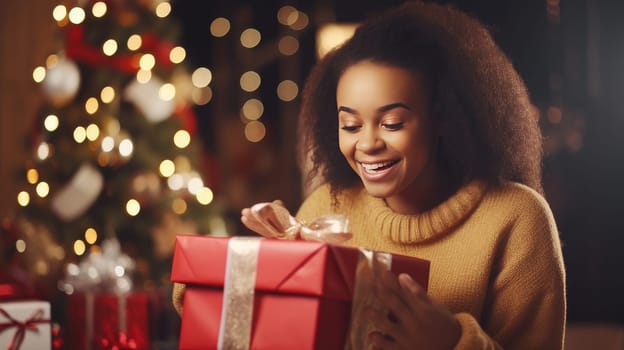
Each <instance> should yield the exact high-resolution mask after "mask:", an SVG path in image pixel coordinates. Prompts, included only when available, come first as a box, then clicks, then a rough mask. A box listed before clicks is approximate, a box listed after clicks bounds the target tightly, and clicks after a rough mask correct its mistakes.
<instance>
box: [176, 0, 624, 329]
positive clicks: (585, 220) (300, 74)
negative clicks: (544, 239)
mask: <svg viewBox="0 0 624 350" xmlns="http://www.w3.org/2000/svg"><path fill="white" fill-rule="evenodd" d="M440 2H442V1H440ZM444 2H445V3H452V4H455V5H456V6H457V7H458V8H460V9H463V10H465V11H467V12H469V13H471V14H473V15H474V16H476V17H477V18H479V19H480V20H481V21H482V22H484V23H485V24H486V25H488V26H489V27H490V28H491V31H492V34H493V36H494V38H495V40H496V41H497V42H498V43H499V44H500V46H501V47H502V48H503V50H504V51H505V52H506V53H507V54H508V56H509V57H510V58H511V60H512V62H513V63H514V65H515V66H516V68H517V70H518V71H519V73H520V75H521V76H522V77H523V79H524V80H525V82H526V84H527V87H528V89H529V91H530V94H531V97H532V100H533V103H534V104H535V106H536V107H537V108H539V110H540V114H541V122H542V126H543V131H544V136H545V145H546V152H547V153H546V157H545V159H544V185H545V191H546V198H547V200H548V201H549V203H550V204H551V207H552V209H553V212H554V214H555V218H556V220H557V224H558V227H559V230H560V235H561V239H562V242H563V252H564V259H565V263H566V269H567V284H568V306H569V310H568V312H569V313H568V320H569V321H570V322H613V323H623V322H624V301H622V298H624V279H623V278H622V277H621V276H622V271H621V270H622V269H623V268H624V258H623V256H624V254H623V253H622V252H621V250H622V249H624V223H623V220H622V217H623V216H624V205H622V200H623V198H624V189H623V185H622V183H621V179H623V178H624V165H623V164H624V155H623V153H624V147H623V146H624V142H623V141H622V140H623V139H624V91H623V87H624V2H623V1H592V0H566V1H562V2H561V3H560V4H559V2H558V1H556V0H548V1H547V0H540V1H537V0H524V1H500V0H498V1H497V0H472V1H468V0H466V1H444ZM398 3H400V1H382V0H377V1H372V0H367V1H337V2H335V3H334V2H329V1H305V2H304V1H292V2H284V1H274V0H272V1H268V0H267V1H256V2H249V1H240V0H239V1H235V0H231V1H222V0H219V1H202V2H196V1H177V2H176V3H175V6H174V13H173V14H174V17H176V18H178V19H179V20H180V22H181V23H182V30H183V33H184V34H183V37H182V44H183V45H184V46H185V47H186V49H187V52H188V56H189V59H190V61H191V62H192V64H195V65H204V66H208V67H213V68H214V70H215V72H219V67H221V66H220V65H222V64H223V62H224V60H225V61H228V62H229V65H228V67H227V70H228V71H230V72H242V71H245V70H247V68H246V67H244V65H245V63H240V64H238V66H237V63H236V59H233V58H232V57H234V56H233V55H235V53H236V52H237V51H236V49H234V48H233V47H232V45H234V44H235V42H236V40H234V39H232V40H230V42H231V45H229V44H226V43H224V42H221V43H215V38H213V37H211V35H210V32H209V25H210V22H211V21H212V20H213V19H214V18H216V17H221V16H223V17H232V18H236V17H237V16H239V17H241V16H242V18H244V21H246V23H247V24H250V25H252V26H253V27H255V28H258V29H259V30H260V31H261V32H262V35H263V39H262V40H263V42H266V41H267V40H268V39H269V38H271V37H276V36H278V35H280V33H282V28H281V27H280V26H281V25H280V24H279V23H278V22H277V20H276V13H277V10H278V9H279V8H280V7H281V6H283V5H291V6H295V7H296V8H297V9H299V10H301V11H303V12H306V13H307V14H308V15H309V17H310V25H309V26H308V27H307V28H306V29H305V30H304V31H302V32H301V33H299V39H300V43H301V45H300V49H299V52H298V53H297V54H296V55H295V57H291V58H289V60H290V61H288V62H286V61H285V60H283V59H279V58H276V59H275V60H272V61H270V62H267V63H266V64H263V66H262V67H257V68H258V69H257V70H258V71H259V73H261V75H262V76H263V82H262V90H261V91H260V92H259V94H260V95H261V96H262V97H263V102H264V103H265V116H263V121H264V122H265V123H266V124H267V130H268V131H267V138H266V139H265V140H263V141H262V142H261V143H260V144H264V145H265V146H266V149H268V150H269V152H273V153H274V154H277V155H278V156H277V158H282V159H278V160H276V161H275V160H274V161H275V162H276V163H275V164H273V168H274V169H277V168H279V169H280V171H278V172H277V173H275V174H271V173H268V175H267V174H266V173H264V174H259V175H258V176H257V177H256V176H255V175H253V174H254V169H253V168H245V167H242V168H241V167H237V166H226V168H227V169H223V170H222V171H223V173H224V174H222V176H223V177H224V178H229V177H230V176H231V175H232V174H234V176H235V175H236V174H235V173H236V172H237V171H238V172H248V174H247V175H248V176H249V178H248V179H250V180H249V181H253V180H254V179H256V180H257V181H258V185H257V186H261V187H263V190H262V191H260V192H259V194H258V195H257V196H258V197H257V198H259V199H262V200H270V199H274V198H283V199H284V200H285V201H286V203H287V205H288V206H289V207H290V208H291V209H292V210H296V208H297V205H298V203H299V202H300V200H301V194H300V193H301V192H300V191H298V188H299V187H298V186H299V182H298V181H299V180H298V178H299V176H300V174H298V172H297V170H296V167H295V166H294V164H293V163H292V161H289V160H287V158H292V159H294V151H293V148H294V139H293V137H292V135H293V130H289V129H292V128H291V127H292V126H293V123H292V119H293V115H292V114H293V112H292V111H293V110H296V107H297V106H296V105H294V106H291V107H290V112H286V113H285V112H284V109H283V108H281V107H280V102H279V100H277V99H276V98H274V94H273V95H271V91H274V90H272V89H274V87H275V86H276V84H277V78H276V77H277V76H278V75H279V74H280V72H281V69H283V67H284V65H289V67H290V69H291V72H292V69H293V68H292V67H293V60H294V61H295V62H296V64H294V67H295V71H296V75H297V79H298V81H299V82H302V81H303V79H304V78H305V76H306V75H307V73H308V72H309V69H310V68H311V66H312V65H313V64H314V62H315V59H316V58H315V52H314V40H315V39H314V34H315V30H316V28H317V27H318V25H320V24H321V23H323V22H326V21H327V22H329V21H336V22H357V21H360V20H361V19H363V18H365V17H367V16H370V15H374V14H375V13H376V12H378V11H380V10H383V9H384V8H387V7H389V6H393V5H396V4H398ZM320 9H323V11H321V10H320ZM235 30H236V28H234V26H233V29H232V31H233V32H234V31H235ZM219 57H221V58H219ZM228 58H229V60H228ZM243 61H244V60H243ZM231 79H232V80H234V81H235V83H236V82H237V79H238V75H234V76H233V77H232V78H231ZM233 85H236V84H233ZM219 98H222V100H220V101H221V107H218V106H215V104H214V103H210V104H208V105H206V106H202V107H198V108H197V113H198V121H199V125H200V130H201V131H200V132H201V135H202V137H203V139H204V140H205V145H206V150H207V152H210V153H212V154H215V155H216V157H220V156H221V157H223V152H224V150H223V149H222V147H221V146H222V144H221V143H220V141H219V137H220V135H218V134H220V133H222V131H221V130H222V129H221V126H220V123H221V121H220V120H222V119H221V118H214V117H211V116H213V115H215V114H223V113H224V112H223V111H224V110H225V111H228V110H231V111H232V112H231V113H232V114H234V115H235V114H236V109H237V108H238V107H237V103H238V102H239V101H240V97H237V94H236V93H235V92H229V93H227V94H224V93H223V94H220V92H219V91H217V90H216V89H215V92H214V100H215V101H217V100H218V99H219ZM223 99H225V100H226V101H225V102H223ZM297 101H298V100H297ZM558 116H559V117H558ZM288 120H291V121H288ZM221 136H222V135H221ZM242 142H244V141H242ZM225 157H230V156H228V155H225ZM226 163H227V162H226ZM269 179H272V181H271V180H269ZM224 182H225V181H224ZM257 186H256V187H257ZM224 188H226V190H224V192H225V194H226V195H227V185H224ZM271 193H272V195H273V196H274V197H272V198H264V197H263V196H265V197H266V196H270V195H271ZM251 197H252V198H253V195H252V196H251ZM237 210H240V208H232V212H233V214H232V215H233V217H236V215H237Z"/></svg>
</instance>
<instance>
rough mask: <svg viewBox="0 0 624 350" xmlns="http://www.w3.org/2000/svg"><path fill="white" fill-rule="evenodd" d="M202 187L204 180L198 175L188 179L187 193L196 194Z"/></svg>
mask: <svg viewBox="0 0 624 350" xmlns="http://www.w3.org/2000/svg"><path fill="white" fill-rule="evenodd" d="M202 187H204V181H202V179H201V178H200V177H199V176H195V177H193V178H192V179H190V180H189V182H188V185H187V188H188V191H189V193H190V194H193V195H197V193H199V191H200V190H201V189H202Z"/></svg>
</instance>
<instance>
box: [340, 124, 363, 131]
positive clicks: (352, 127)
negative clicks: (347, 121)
mask: <svg viewBox="0 0 624 350" xmlns="http://www.w3.org/2000/svg"><path fill="white" fill-rule="evenodd" d="M341 129H342V130H344V131H346V132H355V131H357V129H359V126H357V125H345V126H343V127H341Z"/></svg>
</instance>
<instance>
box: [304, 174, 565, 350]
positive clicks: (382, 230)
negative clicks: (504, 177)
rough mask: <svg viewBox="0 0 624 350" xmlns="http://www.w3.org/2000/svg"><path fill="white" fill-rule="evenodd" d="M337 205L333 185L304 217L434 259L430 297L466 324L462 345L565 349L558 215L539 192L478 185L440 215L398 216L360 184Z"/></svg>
mask: <svg viewBox="0 0 624 350" xmlns="http://www.w3.org/2000/svg"><path fill="white" fill-rule="evenodd" d="M338 199H339V203H338V205H337V206H336V207H333V206H332V200H331V197H330V193H329V186H327V185H322V186H320V187H319V188H317V189H316V190H315V191H314V192H313V193H311V194H310V196H308V198H306V200H305V201H304V203H303V204H302V206H301V208H300V209H299V212H298V213H297V218H298V219H300V220H303V221H311V220H312V219H314V218H316V217H318V216H321V215H325V214H330V213H339V214H345V215H347V216H348V217H349V221H350V226H351V231H352V232H353V234H354V236H353V238H352V239H351V240H349V241H347V242H346V243H345V244H347V245H351V246H358V247H365V248H369V249H374V250H379V251H385V252H390V253H395V254H402V255H407V256H413V257H419V258H424V259H427V260H429V261H431V271H430V277H429V289H428V295H429V296H430V297H431V298H433V299H435V300H438V301H439V302H441V303H442V304H444V305H446V306H447V307H448V308H449V309H450V310H451V311H452V312H453V313H454V314H455V317H456V318H457V320H458V321H459V323H460V325H461V328H462V335H461V338H460V340H459V343H458V344H457V346H456V349H499V348H505V349H523V350H527V349H561V348H562V347H563V336H564V324H565V314H566V301H565V272H564V266H563V258H562V254H561V248H560V242H559V237H558V233H557V228H556V226H555V221H554V219H553V216H552V213H551V210H550V208H549V206H548V204H547V203H546V201H545V200H544V199H543V198H542V197H541V196H540V195H539V194H538V193H536V192H535V191H533V190H532V189H530V188H528V187H526V186H524V185H521V184H518V183H506V184H505V185H503V186H501V187H497V188H487V187H486V186H485V185H484V184H483V183H482V182H477V181H476V182H473V183H471V184H469V185H467V186H465V187H464V188H462V189H460V190H459V191H458V192H457V193H456V194H455V195H453V196H452V197H451V198H449V199H448V200H446V201H445V202H444V203H442V204H440V205H439V206H437V207H435V208H433V209H432V210H430V211H428V212H425V213H421V214H418V215H401V214H397V213H394V212H393V211H392V210H391V209H390V208H389V207H388V206H386V204H385V202H384V200H382V199H378V198H374V197H371V196H370V195H368V194H367V192H366V191H365V190H364V189H363V188H362V187H358V188H354V189H350V190H346V191H343V192H342V193H341V194H340V195H339V197H338Z"/></svg>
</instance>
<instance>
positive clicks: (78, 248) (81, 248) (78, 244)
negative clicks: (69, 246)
mask: <svg viewBox="0 0 624 350" xmlns="http://www.w3.org/2000/svg"><path fill="white" fill-rule="evenodd" d="M86 251H87V246H86V245H85V243H84V242H83V241H82V240H79V239H77V240H76V241H75V242H74V253H75V254H76V255H78V256H80V255H82V254H84V253H85V252H86Z"/></svg>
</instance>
